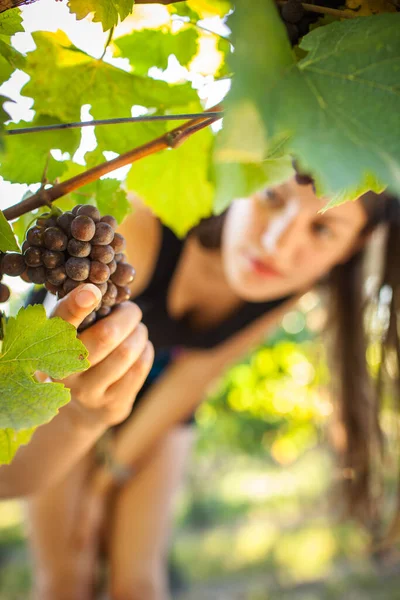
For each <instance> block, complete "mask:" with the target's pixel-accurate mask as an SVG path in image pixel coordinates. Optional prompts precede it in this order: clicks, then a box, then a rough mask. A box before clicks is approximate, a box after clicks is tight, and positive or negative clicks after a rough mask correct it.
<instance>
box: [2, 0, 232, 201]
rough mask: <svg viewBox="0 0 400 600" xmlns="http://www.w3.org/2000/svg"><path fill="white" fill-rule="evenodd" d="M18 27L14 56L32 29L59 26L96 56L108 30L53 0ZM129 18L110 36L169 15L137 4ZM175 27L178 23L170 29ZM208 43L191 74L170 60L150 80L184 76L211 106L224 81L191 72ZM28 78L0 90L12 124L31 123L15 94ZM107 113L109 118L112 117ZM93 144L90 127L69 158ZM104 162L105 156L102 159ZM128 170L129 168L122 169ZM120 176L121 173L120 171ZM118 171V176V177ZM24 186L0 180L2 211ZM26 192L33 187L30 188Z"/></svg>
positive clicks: (85, 115)
mask: <svg viewBox="0 0 400 600" xmlns="http://www.w3.org/2000/svg"><path fill="white" fill-rule="evenodd" d="M22 13H23V18H24V27H25V30H26V32H27V33H18V34H16V35H15V36H14V38H13V44H14V46H15V47H16V48H17V49H18V50H19V51H20V52H23V53H25V52H28V51H30V50H33V49H34V48H35V44H34V42H33V38H32V36H31V35H30V32H33V31H37V30H46V31H57V29H59V28H61V29H62V30H63V31H65V32H66V34H67V35H68V37H69V38H70V39H71V41H72V43H73V44H75V45H76V46H78V47H79V48H82V49H83V50H85V51H86V52H87V53H88V54H91V55H92V56H95V57H99V56H101V54H102V53H103V49H104V45H105V42H106V40H107V37H108V32H106V33H104V32H103V30H102V27H101V24H99V23H92V22H89V21H88V20H82V21H77V20H76V18H75V17H74V16H73V15H71V14H70V13H69V11H68V9H67V6H66V4H64V3H61V2H54V0H41V1H40V2H38V3H35V4H31V5H29V6H25V7H23V8H22ZM134 15H135V18H130V17H128V19H126V20H125V21H124V22H123V23H121V24H120V25H119V26H118V27H117V28H116V31H115V33H114V37H118V36H120V35H124V34H126V33H129V32H131V31H132V30H133V29H134V28H135V29H140V28H141V27H143V26H144V23H146V24H149V19H151V25H152V26H157V25H161V24H163V23H165V22H166V21H167V20H169V18H170V17H169V13H168V11H167V9H166V7H163V6H161V5H152V6H137V7H136V8H135V13H134ZM202 24H203V25H204V26H205V27H208V28H209V29H210V30H212V31H216V32H218V33H221V34H223V35H227V33H228V31H229V30H228V28H227V27H226V26H225V25H224V24H223V23H222V21H221V20H220V19H218V18H213V19H208V20H204V21H202ZM176 26H177V27H179V26H180V24H179V23H177V25H176ZM212 41H213V40H210V39H209V38H208V39H207V37H205V38H202V40H201V46H200V49H201V51H200V53H199V57H198V58H196V59H195V61H194V62H193V64H192V65H191V73H190V74H188V71H187V70H186V69H183V68H182V67H181V66H180V65H179V63H178V62H177V61H176V59H174V57H170V61H169V66H168V69H167V70H166V71H165V72H163V73H162V72H160V71H159V70H158V69H154V70H153V71H152V72H151V75H152V76H153V77H158V78H161V79H164V80H166V81H169V82H174V81H179V80H182V79H187V78H189V79H190V80H191V81H192V84H193V86H194V87H195V88H196V89H199V94H200V97H201V98H202V99H203V100H204V103H205V107H207V106H212V105H213V104H215V103H217V102H219V101H220V99H221V98H222V97H223V96H224V95H225V94H226V91H227V89H228V86H229V83H228V82H227V81H223V82H219V83H217V84H216V83H213V82H212V78H211V77H206V76H203V75H200V74H199V73H196V71H200V72H203V67H204V57H206V56H207V55H208V54H211V53H212V48H211V44H212ZM105 60H107V61H108V62H111V63H113V64H115V65H118V66H119V67H120V68H123V69H126V70H129V64H128V61H127V60H126V59H113V58H112V57H111V52H109V51H108V52H107V54H106V56H105ZM28 79H29V77H28V76H27V75H26V74H24V73H22V72H21V71H17V72H16V73H14V75H13V76H12V77H11V79H10V80H9V81H8V82H6V83H5V84H3V85H2V86H0V93H2V94H4V95H6V96H8V97H10V98H12V99H13V100H14V101H15V102H16V104H14V103H8V104H7V106H6V107H7V110H8V111H9V112H10V114H11V115H12V118H13V120H14V121H19V120H21V119H23V120H31V119H32V118H33V115H34V112H33V111H32V110H31V106H32V101H31V100H30V99H28V98H25V97H23V96H21V95H20V93H19V92H20V90H21V88H22V86H23V85H24V84H25V83H26V82H27V81H28ZM112 116H113V115H112V114H110V118H112ZM81 118H82V120H89V119H90V114H89V107H88V106H87V107H84V108H83V110H82V115H81ZM94 145H95V138H94V135H93V130H92V128H85V129H84V130H83V134H82V143H81V146H80V148H79V150H78V152H77V154H76V155H75V160H76V161H77V162H83V155H84V154H85V152H86V151H88V150H90V149H93V147H94ZM107 158H111V156H110V157H107ZM128 168H129V167H128ZM125 172H126V170H125ZM115 174H116V173H114V176H115ZM123 175H124V172H123V173H121V174H120V176H121V177H122V176H123ZM27 189H28V187H27V186H26V185H20V184H11V183H9V182H6V181H4V180H3V179H2V178H1V177H0V208H1V209H4V208H6V207H7V206H10V205H12V204H15V203H16V202H18V201H19V200H20V199H21V198H22V196H23V194H24V193H25V192H26V191H27ZM31 189H33V188H32V187H31Z"/></svg>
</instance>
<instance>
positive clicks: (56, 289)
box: [44, 281, 60, 294]
mask: <svg viewBox="0 0 400 600" xmlns="http://www.w3.org/2000/svg"><path fill="white" fill-rule="evenodd" d="M44 287H45V288H46V290H47V291H48V292H50V294H57V293H58V292H59V291H60V286H59V285H53V284H52V283H50V282H49V281H46V283H45V284H44Z"/></svg>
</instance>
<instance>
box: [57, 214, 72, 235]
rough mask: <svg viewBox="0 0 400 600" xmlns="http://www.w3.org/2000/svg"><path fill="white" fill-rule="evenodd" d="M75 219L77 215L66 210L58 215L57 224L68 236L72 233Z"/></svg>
mask: <svg viewBox="0 0 400 600" xmlns="http://www.w3.org/2000/svg"><path fill="white" fill-rule="evenodd" d="M74 219H75V215H74V214H73V213H72V212H65V213H63V214H62V215H60V216H59V217H57V225H58V226H59V227H60V228H61V229H62V230H63V232H64V233H66V234H67V235H68V236H70V235H71V223H72V221H73V220H74Z"/></svg>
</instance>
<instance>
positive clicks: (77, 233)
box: [71, 215, 96, 243]
mask: <svg viewBox="0 0 400 600" xmlns="http://www.w3.org/2000/svg"><path fill="white" fill-rule="evenodd" d="M95 231H96V225H95V224H94V221H93V219H91V218H90V217H87V216H86V215H80V216H77V217H75V219H74V220H73V221H72V223H71V234H72V236H73V237H74V238H75V239H76V240H80V241H81V242H90V240H91V239H92V238H93V236H94V234H95ZM94 243H95V242H94Z"/></svg>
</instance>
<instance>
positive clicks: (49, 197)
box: [3, 106, 221, 221]
mask: <svg viewBox="0 0 400 600" xmlns="http://www.w3.org/2000/svg"><path fill="white" fill-rule="evenodd" d="M220 110H221V107H220V106H214V107H212V108H210V109H209V110H206V111H204V113H203V114H202V115H200V116H198V117H196V118H193V119H190V120H189V121H186V122H185V123H184V124H183V125H181V126H179V127H176V128H175V129H172V130H171V131H168V132H167V133H165V134H164V135H162V136H160V137H158V138H155V139H154V140H151V141H150V142H147V143H146V144H143V145H142V146H138V147H136V148H134V149H133V150H130V151H129V152H126V153H125V154H121V155H120V156H117V158H114V159H112V160H109V161H105V162H104V163H100V164H99V165H96V166H95V167H93V168H91V169H88V170H87V171H85V172H84V173H80V174H79V175H76V176H75V177H72V178H71V179H67V180H66V181H62V182H61V183H57V184H55V185H53V186H51V187H49V188H44V187H42V188H41V189H40V190H39V191H37V192H36V193H35V194H33V195H32V196H30V197H29V198H26V199H25V200H22V201H21V202H18V203H17V204H14V205H13V206H10V207H9V208H6V210H4V211H3V214H4V216H5V218H6V219H7V220H8V221H12V220H13V219H16V218H17V217H20V216H21V215H24V214H25V213H28V212H30V211H32V210H35V209H37V208H40V207H41V206H46V205H47V206H50V205H51V203H52V202H53V201H54V200H57V199H58V198H61V197H62V196H65V195H66V194H69V193H70V192H73V191H74V190H77V189H79V188H80V187H82V186H84V185H87V184H88V183H92V182H93V181H97V180H98V179H100V177H102V176H103V175H106V174H108V173H111V172H112V171H114V170H116V169H119V168H120V167H124V166H126V165H129V164H132V163H134V162H136V161H138V160H140V159H141V158H145V157H146V156H150V155H151V154H155V153H156V152H159V151H160V150H164V149H166V148H177V147H178V146H180V145H181V144H183V142H184V141H185V140H187V139H188V138H189V137H190V136H191V135H193V134H194V133H195V132H196V131H200V130H201V129H203V128H204V127H208V126H209V125H211V124H212V123H214V122H215V121H218V120H219V119H220V118H221V114H217V115H215V114H213V115H210V114H208V113H216V112H219V111H220Z"/></svg>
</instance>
